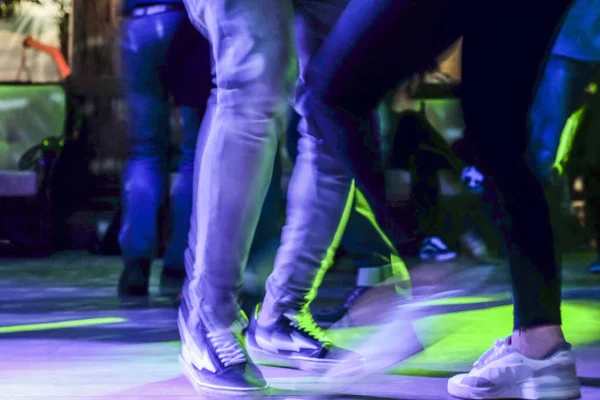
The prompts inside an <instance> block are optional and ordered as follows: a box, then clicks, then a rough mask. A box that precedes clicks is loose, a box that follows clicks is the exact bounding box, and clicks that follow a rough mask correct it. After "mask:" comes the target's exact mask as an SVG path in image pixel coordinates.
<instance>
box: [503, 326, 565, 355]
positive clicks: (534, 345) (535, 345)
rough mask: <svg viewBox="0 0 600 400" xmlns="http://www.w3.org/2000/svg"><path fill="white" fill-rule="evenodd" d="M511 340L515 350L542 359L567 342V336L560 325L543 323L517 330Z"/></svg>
mask: <svg viewBox="0 0 600 400" xmlns="http://www.w3.org/2000/svg"><path fill="white" fill-rule="evenodd" d="M511 342H512V346H513V347H514V348H515V350H517V352H519V353H520V354H522V355H524V356H525V357H528V358H532V359H542V358H544V357H546V356H548V354H549V353H550V352H551V351H552V350H553V349H555V348H556V347H558V346H560V345H561V344H563V343H565V336H564V334H563V332H562V329H561V327H560V325H542V326H535V327H531V328H526V329H520V330H515V331H514V332H513V334H512V338H511Z"/></svg>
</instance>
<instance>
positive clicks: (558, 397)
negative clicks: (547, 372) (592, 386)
mask: <svg viewBox="0 0 600 400" xmlns="http://www.w3.org/2000/svg"><path fill="white" fill-rule="evenodd" d="M466 376H467V374H460V375H456V376H454V377H452V378H450V380H448V393H449V394H450V395H452V396H454V397H458V398H459V399H469V400H471V399H477V400H479V399H525V400H540V399H544V400H570V399H578V398H580V397H581V392H580V384H579V382H577V383H575V382H572V383H569V384H560V383H559V384H552V383H540V382H535V381H534V380H533V379H531V380H527V381H524V382H521V383H519V384H518V385H516V386H512V387H507V388H504V389H502V390H496V391H490V389H489V388H475V387H471V386H468V385H464V384H462V383H461V381H462V380H463V379H464V378H465V377H466Z"/></svg>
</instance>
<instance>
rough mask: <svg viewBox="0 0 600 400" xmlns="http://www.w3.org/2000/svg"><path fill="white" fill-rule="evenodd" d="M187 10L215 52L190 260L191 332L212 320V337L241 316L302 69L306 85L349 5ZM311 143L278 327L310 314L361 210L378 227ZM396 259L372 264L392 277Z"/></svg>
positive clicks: (270, 301) (272, 0)
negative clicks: (352, 217)
mask: <svg viewBox="0 0 600 400" xmlns="http://www.w3.org/2000/svg"><path fill="white" fill-rule="evenodd" d="M185 3H186V7H187V9H188V13H189V15H190V18H191V20H192V21H193V22H194V24H195V26H196V27H197V28H198V29H199V30H200V31H201V32H203V33H204V34H205V35H206V36H207V37H208V38H209V39H210V41H211V43H212V46H213V50H212V54H213V60H214V67H215V68H214V71H215V77H216V78H215V82H216V84H217V89H216V91H215V92H214V94H213V99H214V100H213V101H211V104H212V105H213V106H214V108H212V109H213V111H212V112H211V114H212V117H208V115H207V118H205V120H204V122H203V127H202V131H203V132H204V131H206V132H207V134H206V143H204V144H202V145H201V146H203V149H202V150H199V153H198V154H200V152H201V157H197V158H196V172H195V173H196V174H197V178H196V179H195V182H196V188H195V194H194V195H195V200H194V201H195V203H194V204H195V206H194V207H193V216H192V227H191V230H190V239H189V248H188V251H187V253H186V267H187V269H188V278H189V282H188V284H187V286H186V289H185V291H184V300H185V302H186V303H187V306H188V309H189V310H190V314H189V315H190V320H188V321H187V323H188V324H190V325H192V324H194V321H195V320H197V319H198V318H202V319H203V321H205V323H208V324H210V325H215V326H218V327H228V326H229V325H230V324H231V323H232V321H233V319H234V318H236V315H237V310H238V307H239V306H238V304H237V293H238V291H239V289H240V286H241V276H242V275H241V274H242V269H243V268H244V267H245V264H246V261H247V258H248V251H249V246H250V242H251V240H252V236H253V234H254V231H255V229H256V223H257V219H258V214H259V212H260V207H261V205H262V203H263V201H264V198H265V194H266V192H267V187H268V182H269V179H270V178H271V172H272V166H273V159H274V157H275V154H276V151H277V142H278V139H279V134H281V133H282V132H284V130H285V128H286V124H285V122H286V118H287V114H288V108H289V101H290V100H291V98H292V90H293V88H294V87H295V85H296V80H297V72H296V66H297V65H299V67H300V75H302V73H303V70H304V67H305V66H306V65H307V64H308V62H309V60H310V58H311V57H312V55H313V54H314V53H315V52H316V51H317V50H318V48H319V46H320V44H321V43H322V42H323V41H324V40H325V38H326V37H327V34H328V32H329V29H330V28H331V27H332V26H333V24H334V23H335V21H336V20H337V18H338V16H339V15H340V13H341V12H342V11H343V9H344V7H345V5H346V3H347V1H346V0H330V1H321V0H296V1H292V0H287V1H286V0H253V1H243V0H211V1H208V0H186V2H185ZM294 30H295V32H294ZM294 36H295V39H296V42H295V43H294ZM296 48H297V53H298V58H297V59H296V58H295V56H296V52H295V49H296ZM298 61H299V62H298ZM213 106H211V107H213ZM207 114H208V113H207ZM209 118H210V120H209ZM303 125H305V124H301V126H303ZM301 134H302V137H301V139H300V140H299V156H298V160H297V164H296V166H295V168H294V171H293V176H292V180H291V182H290V186H289V190H288V197H287V198H288V207H287V221H286V226H285V228H284V232H283V235H282V239H281V247H280V248H279V251H278V253H277V256H276V260H275V267H274V270H273V273H272V274H271V276H270V277H269V279H268V282H267V296H266V298H265V302H264V306H263V310H264V311H265V313H269V314H271V315H273V314H274V313H277V312H280V310H281V309H286V308H295V309H297V308H301V307H303V306H305V305H307V304H308V302H309V301H310V299H311V298H312V297H314V294H315V292H316V288H317V287H318V285H319V283H320V280H321V278H322V276H323V274H324V272H325V271H326V269H327V267H328V266H329V265H331V261H332V255H333V252H334V251H335V248H336V247H337V244H338V243H339V237H340V232H343V230H344V228H345V227H346V221H347V219H348V216H349V212H350V210H351V207H348V205H349V204H355V203H354V202H357V203H356V204H358V206H356V207H355V209H356V210H358V212H359V213H360V214H361V215H362V216H363V219H362V220H363V221H367V222H368V221H371V219H370V218H371V216H370V214H369V205H368V204H366V203H365V202H364V197H362V196H361V194H360V193H358V192H357V191H356V190H354V185H353V180H352V177H351V176H350V175H349V173H348V171H347V170H346V169H345V167H344V165H343V164H342V163H341V162H340V161H339V160H338V159H337V157H336V156H335V155H334V154H332V153H331V152H330V151H328V149H327V148H325V147H324V146H323V145H322V142H323V139H322V136H321V134H320V133H318V132H311V131H306V130H302V129H301ZM202 137H204V134H202ZM369 224H370V228H371V229H372V231H365V233H364V234H365V237H366V235H369V234H373V231H375V233H376V234H380V233H381V230H380V229H379V227H378V226H377V225H374V224H372V223H371V222H369ZM394 255H395V254H394V250H393V246H392V245H391V243H389V240H388V241H387V242H386V248H385V250H384V251H381V253H380V254H377V255H375V256H373V258H375V259H376V260H375V262H377V263H378V264H385V265H389V264H390V259H391V258H393V256H394ZM395 265H401V264H400V262H398V263H396V264H395ZM401 266H402V267H403V265H401Z"/></svg>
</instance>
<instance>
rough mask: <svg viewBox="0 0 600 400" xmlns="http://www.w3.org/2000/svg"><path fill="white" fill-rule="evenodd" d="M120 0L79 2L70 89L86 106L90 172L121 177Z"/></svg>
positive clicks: (123, 147) (124, 147) (123, 138)
mask: <svg viewBox="0 0 600 400" xmlns="http://www.w3.org/2000/svg"><path fill="white" fill-rule="evenodd" d="M119 6H120V1H119V0H73V14H72V18H73V53H72V55H71V60H72V61H71V62H72V65H71V70H72V77H71V82H70V85H69V87H70V89H71V91H72V94H74V95H76V96H77V97H78V98H79V99H80V100H81V101H80V102H81V103H82V104H83V112H84V119H85V123H84V126H85V130H86V132H82V134H83V135H85V140H86V142H87V144H88V148H89V149H90V150H91V151H90V154H93V157H91V156H90V158H92V159H90V160H89V161H90V170H91V172H92V174H93V175H96V176H97V177H98V178H100V179H102V180H104V179H106V178H109V180H111V179H113V180H117V181H118V178H119V176H120V167H121V164H122V161H123V160H124V158H125V156H126V152H127V147H128V146H127V139H126V134H125V118H124V113H123V110H124V106H123V99H122V85H121V83H120V77H119V68H118V65H119V36H118V33H119V22H120V21H119V18H118V10H119Z"/></svg>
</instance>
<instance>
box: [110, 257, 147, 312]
mask: <svg viewBox="0 0 600 400" xmlns="http://www.w3.org/2000/svg"><path fill="white" fill-rule="evenodd" d="M150 264H151V261H150V260H138V261H135V262H127V263H125V266H124V268H123V271H122V272H121V277H120V278H119V285H118V287H117V294H118V296H119V300H120V302H121V306H122V307H144V306H147V305H148V301H149V298H148V286H149V282H150Z"/></svg>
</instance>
